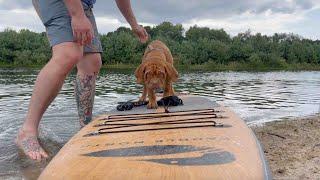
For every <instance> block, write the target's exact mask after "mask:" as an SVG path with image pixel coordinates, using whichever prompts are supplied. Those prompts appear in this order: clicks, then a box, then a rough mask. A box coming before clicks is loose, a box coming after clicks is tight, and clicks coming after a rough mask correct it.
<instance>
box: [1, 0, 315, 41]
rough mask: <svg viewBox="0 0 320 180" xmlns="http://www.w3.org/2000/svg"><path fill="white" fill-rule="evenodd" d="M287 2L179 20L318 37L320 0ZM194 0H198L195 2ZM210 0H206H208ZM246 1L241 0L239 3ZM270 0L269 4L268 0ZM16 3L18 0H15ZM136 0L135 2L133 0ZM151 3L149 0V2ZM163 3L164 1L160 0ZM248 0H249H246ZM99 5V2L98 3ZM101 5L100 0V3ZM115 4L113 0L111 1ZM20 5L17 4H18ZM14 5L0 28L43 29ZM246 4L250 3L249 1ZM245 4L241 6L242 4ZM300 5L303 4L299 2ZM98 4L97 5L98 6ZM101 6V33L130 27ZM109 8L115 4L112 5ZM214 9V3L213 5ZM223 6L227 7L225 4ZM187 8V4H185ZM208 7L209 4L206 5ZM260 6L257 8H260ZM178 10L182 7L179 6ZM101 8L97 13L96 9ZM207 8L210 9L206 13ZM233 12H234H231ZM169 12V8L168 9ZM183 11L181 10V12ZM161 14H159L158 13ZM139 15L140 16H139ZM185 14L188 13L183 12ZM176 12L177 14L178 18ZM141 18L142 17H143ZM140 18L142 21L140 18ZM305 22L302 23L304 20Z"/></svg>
mask: <svg viewBox="0 0 320 180" xmlns="http://www.w3.org/2000/svg"><path fill="white" fill-rule="evenodd" d="M285 1H286V3H287V5H286V8H287V9H294V11H284V10H282V9H281V8H282V6H283V3H282V4H281V3H280V2H279V5H278V6H277V5H276V4H272V5H269V4H270V2H271V0H263V1H257V2H252V1H250V3H254V4H255V5H252V4H251V5H250V7H251V6H253V7H258V4H259V3H260V4H264V5H265V6H263V7H262V5H261V9H264V10H263V11H261V12H259V13H257V11H258V9H255V8H248V9H247V10H243V11H241V13H240V12H237V13H235V12H234V11H230V9H229V10H227V9H226V11H228V13H227V15H223V14H221V12H220V11H221V10H222V9H221V8H222V7H221V8H218V9H220V11H219V12H220V15H219V16H215V10H211V11H209V10H208V8H206V7H203V8H205V9H207V12H208V13H207V15H206V16H200V15H199V16H193V17H191V18H186V20H183V19H181V21H180V22H182V24H183V26H184V27H185V29H188V28H189V27H190V26H193V25H195V24H197V25H198V26H206V27H210V28H219V29H220V28H223V29H225V30H226V31H227V32H228V33H230V34H232V35H236V34H238V33H239V32H244V31H246V30H248V29H250V30H251V31H252V32H253V33H256V32H261V33H262V34H268V35H271V34H273V33H276V32H277V33H280V32H286V33H290V32H293V33H297V34H300V35H302V36H304V37H307V38H312V39H320V34H319V33H318V29H319V28H320V25H318V24H319V23H317V22H318V20H319V19H318V18H317V17H320V13H319V12H320V1H319V0H309V2H312V3H313V6H312V8H294V6H295V4H297V0H285ZM98 2H99V1H98ZM100 2H101V3H106V2H104V1H102V0H101V1H100ZM170 2H171V1H170ZM192 2H193V4H195V5H194V6H197V8H198V10H199V9H201V6H200V5H201V3H200V2H199V1H192ZM196 2H199V4H197V3H196ZM208 2H209V1H207V3H208ZM217 2H220V1H217V0H216V1H212V3H216V5H217V6H218V5H219V4H217ZM244 2H245V1H243V2H242V4H245V3H244ZM267 2H269V4H268V3H267ZM3 3H8V1H4V0H0V6H2V5H1V4H3ZM17 3H18V2H17ZM135 3H136V4H137V2H135ZM148 3H149V4H150V2H148ZM162 3H164V2H162ZM247 3H249V1H247ZM97 5H98V3H97ZM101 5H102V4H101ZM113 5H114V4H113ZM6 6H8V7H14V4H13V3H11V4H9V5H6ZM19 6H20V5H19ZM19 6H18V5H17V6H16V8H11V9H4V8H3V7H5V6H3V7H0V31H1V30H3V29H5V28H12V29H15V30H19V29H23V28H27V29H30V30H33V31H36V32H42V31H44V30H45V28H44V26H43V24H42V23H41V21H40V19H39V17H38V16H37V14H36V12H35V10H34V9H33V7H32V6H27V7H28V8H25V9H21V7H20V8H19ZM189 6H191V5H189ZM248 6H249V5H248ZM243 7H244V6H243ZM298 7H302V6H298ZM99 8H100V9H99ZM101 8H102V9H103V7H100V6H99V7H98V8H97V7H96V9H95V10H96V11H97V16H96V21H97V26H98V30H99V32H100V33H107V32H110V31H114V30H116V29H117V28H118V27H120V26H126V27H129V25H128V24H127V23H126V22H125V21H123V18H122V17H120V13H119V12H117V11H118V10H115V9H114V10H113V11H115V12H117V13H116V14H118V15H119V16H118V15H114V14H112V13H111V14H110V15H108V14H107V12H108V11H104V12H106V13H101V12H100V11H99V10H101ZM108 8H111V7H108ZM112 8H116V7H115V5H114V7H112ZM144 8H145V9H148V8H149V7H144ZM215 8H216V9H217V7H215ZM224 8H226V7H224ZM187 9H188V8H187ZM209 9H210V8H209ZM261 9H260V10H261ZM136 11H137V12H136V13H137V18H138V20H141V19H140V18H141V14H143V15H145V16H154V15H156V14H152V13H153V12H152V11H150V9H149V11H139V9H138V10H136ZM180 11H182V10H181V9H180ZM99 12H100V13H99ZM209 12H210V13H209ZM230 12H234V13H230ZM168 13H169V12H168ZM180 13H182V12H180ZM311 13H313V14H314V13H318V16H315V15H313V16H310V14H311ZM139 14H140V15H139ZM169 14H173V15H174V12H171V11H170V13H169ZM158 15H159V16H160V14H158ZM139 16H140V18H139ZM186 16H187V14H186ZM178 17H179V16H177V18H178ZM142 19H143V18H142ZM158 19H162V21H165V20H166V18H165V15H164V16H163V17H158ZM145 21H146V22H149V23H143V22H142V23H141V24H143V25H149V26H154V25H156V24H157V22H155V21H154V22H153V21H147V20H145ZM140 22H141V21H140ZM306 23H307V25H305V26H304V24H306Z"/></svg>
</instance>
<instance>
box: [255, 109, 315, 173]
mask: <svg viewBox="0 0 320 180" xmlns="http://www.w3.org/2000/svg"><path fill="white" fill-rule="evenodd" d="M252 129H253V130H254V132H255V133H256V135H257V137H258V139H259V140H260V142H261V144H262V146H263V149H264V153H265V155H266V157H267V160H268V163H269V165H270V168H271V171H272V175H273V178H274V179H318V178H319V177H320V167H319V164H320V131H319V129H320V115H315V116H313V117H305V118H294V119H289V120H283V121H275V122H269V123H266V124H264V125H263V126H257V127H252Z"/></svg>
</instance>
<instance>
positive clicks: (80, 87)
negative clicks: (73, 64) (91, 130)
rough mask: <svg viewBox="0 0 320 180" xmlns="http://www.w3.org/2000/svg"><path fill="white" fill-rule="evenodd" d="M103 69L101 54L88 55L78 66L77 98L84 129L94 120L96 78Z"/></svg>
mask: <svg viewBox="0 0 320 180" xmlns="http://www.w3.org/2000/svg"><path fill="white" fill-rule="evenodd" d="M100 67H101V56H100V53H87V54H85V55H84V57H83V58H82V59H81V60H80V61H79V62H78V64H77V69H78V72H77V76H76V80H75V88H74V89H75V98H76V101H77V108H78V114H79V121H80V125H81V126H82V127H83V126H85V125H86V124H88V123H89V122H90V121H91V120H92V109H93V102H94V96H95V87H96V78H97V75H98V73H99V70H100Z"/></svg>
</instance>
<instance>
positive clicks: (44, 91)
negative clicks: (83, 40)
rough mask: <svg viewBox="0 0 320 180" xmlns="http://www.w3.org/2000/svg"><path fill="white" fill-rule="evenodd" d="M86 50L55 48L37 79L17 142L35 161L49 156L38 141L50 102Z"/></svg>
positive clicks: (64, 45)
mask: <svg viewBox="0 0 320 180" xmlns="http://www.w3.org/2000/svg"><path fill="white" fill-rule="evenodd" d="M82 54H83V50H82V47H81V46H79V45H77V44H76V43H73V42H65V43H61V44H58V45H55V46H54V47H53V48H52V58H51V59H50V61H49V62H48V63H47V64H46V65H45V66H44V67H43V68H42V70H41V71H40V73H39V74H38V77H37V79H36V82H35V85H34V89H33V93H32V96H31V100H30V104H29V109H28V113H27V116H26V119H25V121H24V124H23V126H22V127H21V129H20V130H19V133H18V136H17V139H16V143H17V145H18V146H19V147H20V148H21V149H22V150H23V151H24V153H25V154H26V155H28V156H29V157H30V158H31V159H34V160H41V159H42V158H43V157H44V158H45V157H47V154H46V152H45V151H44V150H43V149H42V147H41V146H40V144H39V141H38V138H37V137H38V126H39V122H40V120H41V118H42V115H43V114H44V112H45V110H46V109H47V108H48V106H49V105H50V103H51V102H52V101H53V100H54V98H55V97H56V96H57V94H58V92H59V91H60V89H61V87H62V85H63V82H64V80H65V78H66V76H67V75H68V73H69V72H70V71H71V69H72V68H73V67H74V65H76V64H77V63H78V62H79V60H80V59H81V58H82Z"/></svg>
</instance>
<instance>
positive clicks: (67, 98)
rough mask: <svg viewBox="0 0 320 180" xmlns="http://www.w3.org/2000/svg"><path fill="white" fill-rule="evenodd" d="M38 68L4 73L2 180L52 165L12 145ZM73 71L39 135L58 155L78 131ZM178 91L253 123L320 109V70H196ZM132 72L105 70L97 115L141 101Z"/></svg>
mask: <svg viewBox="0 0 320 180" xmlns="http://www.w3.org/2000/svg"><path fill="white" fill-rule="evenodd" d="M38 72H39V70H30V69H29V70H26V69H14V70H13V69H0V179H21V178H27V179H35V178H36V177H37V176H38V175H39V173H40V172H41V170H42V169H43V168H44V167H45V165H46V164H47V163H48V161H49V160H48V161H47V162H42V163H34V162H31V161H29V160H28V159H26V158H25V157H24V156H23V155H21V153H19V151H18V149H17V148H16V146H15V145H14V143H13V140H14V138H15V136H16V133H17V130H18V128H19V127H20V126H21V124H22V122H23V119H24V116H25V114H26V111H27V106H28V103H29V99H30V96H31V94H32V87H33V85H34V81H35V79H36V76H37V73H38ZM74 77H75V75H74V73H73V74H71V75H70V76H69V77H68V78H67V79H66V81H65V84H64V86H63V88H62V91H61V92H60V94H59V95H58V97H57V98H56V99H55V100H54V102H53V103H52V104H51V106H50V107H49V108H48V110H47V112H46V113H45V115H44V117H43V119H42V121H41V125H40V136H41V139H42V142H43V143H44V145H45V148H46V149H47V151H49V152H50V154H51V155H52V156H53V155H54V154H55V153H57V152H58V150H59V149H60V148H61V147H62V146H63V145H64V144H65V143H66V142H67V141H68V140H69V139H70V138H71V137H72V136H73V135H74V134H75V133H76V132H77V131H78V130H79V124H78V120H77V111H76V103H75V100H74V98H73V80H74ZM175 89H176V91H178V92H181V91H188V92H190V93H193V94H198V95H202V96H207V97H208V98H210V99H212V100H215V101H217V102H219V103H222V104H224V105H225V106H228V107H230V108H232V109H233V110H234V111H235V112H236V113H238V114H239V115H240V117H241V118H242V119H244V120H245V121H246V122H247V123H248V124H249V125H251V124H257V123H262V122H267V121H275V120H281V119H284V118H289V117H301V116H308V115H312V114H315V113H318V112H319V111H320V110H319V109H320V107H319V106H320V72H254V73H253V72H212V73H207V72H206V73H204V72H194V73H181V76H180V78H179V81H178V82H177V83H176V84H175ZM140 92H141V86H139V85H136V83H135V77H134V76H133V70H132V71H128V72H110V71H107V70H102V71H101V73H100V77H99V79H98V81H97V92H96V98H95V106H94V114H95V115H98V114H102V113H105V112H107V111H108V110H111V109H112V108H114V107H115V105H116V103H117V102H119V101H126V100H131V99H137V97H138V95H139V93H140Z"/></svg>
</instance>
